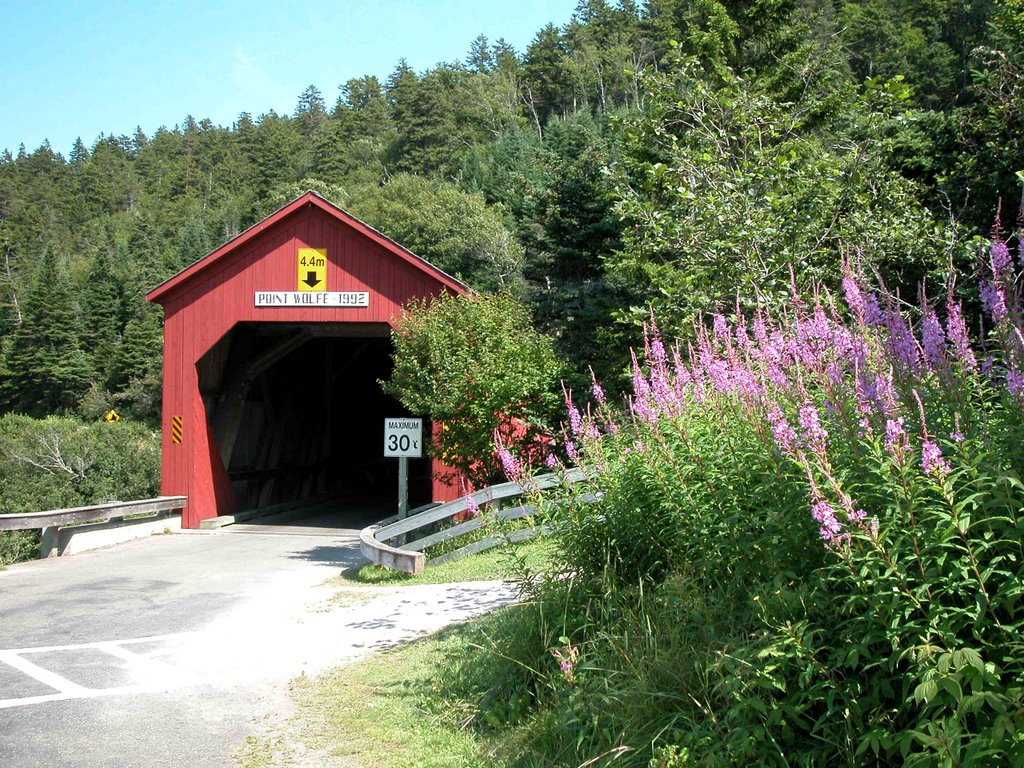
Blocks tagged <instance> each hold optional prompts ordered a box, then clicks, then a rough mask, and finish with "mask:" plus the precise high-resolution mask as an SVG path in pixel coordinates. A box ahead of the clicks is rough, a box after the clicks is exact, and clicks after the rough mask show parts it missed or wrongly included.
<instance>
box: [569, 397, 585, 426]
mask: <svg viewBox="0 0 1024 768" xmlns="http://www.w3.org/2000/svg"><path fill="white" fill-rule="evenodd" d="M568 398H569V394H568V393H566V400H567V405H568V408H567V410H568V411H569V431H570V432H572V434H574V435H578V434H580V432H582V431H583V417H582V416H581V415H580V411H579V409H578V408H577V407H576V406H575V404H574V403H573V402H572V400H569V399H568Z"/></svg>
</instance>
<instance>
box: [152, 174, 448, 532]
mask: <svg viewBox="0 0 1024 768" xmlns="http://www.w3.org/2000/svg"><path fill="white" fill-rule="evenodd" d="M299 248H323V249H326V251H327V290H329V291H332V292H333V291H367V292H369V294H370V302H369V306H368V307H346V308H334V307H331V308H321V307H308V308H307V307H256V306H255V302H254V295H255V293H256V292H257V291H289V292H293V291H295V290H296V254H297V250H298V249H299ZM464 290H465V286H463V285H462V284H461V283H459V282H458V281H456V280H455V279H453V278H451V277H450V276H448V275H446V274H444V273H443V272H441V271H440V270H438V269H437V268H436V267H433V266H432V265H430V264H428V263H427V262H424V261H422V260H421V259H418V258H417V257H415V256H413V255H412V254H411V253H409V252H408V251H406V250H405V249H403V248H401V247H400V246H398V245H396V244H395V243H393V242H391V241H390V240H388V239H387V238H385V237H383V236H382V235H380V234H379V233H377V232H375V231H373V230H372V229H370V228H369V227H367V226H366V225H364V224H362V223H361V222H359V221H358V220H356V219H354V218H352V217H351V216H349V215H348V214H346V213H344V212H343V211H341V210H339V209H337V208H335V207H334V206H332V205H331V204H330V203H327V202H326V201H324V200H323V199H321V198H319V197H317V196H316V195H314V194H312V193H307V194H306V195H303V196H302V197H300V198H299V199H298V200H296V201H294V202H293V203H291V204H289V205H288V206H285V207H284V208H282V209H281V210H280V211H278V212H277V213H275V214H273V215H272V216H270V217H268V218H267V219H266V220H264V221H263V222H261V223H260V224H258V225H256V226H255V227H252V228H251V229H249V230H247V231H246V232H244V233H243V234H242V235H240V236H239V237H238V238H235V240H233V241H231V242H229V243H227V244H226V245H224V246H222V247H221V248H219V249H218V250H217V251H214V252H213V253H212V254H210V255H209V256H207V257H206V258H205V259H202V260H201V261H199V262H197V263H196V264H194V265H192V266H191V267H189V268H187V269H185V270H184V271H182V272H181V273H179V274H178V275H176V276H175V277H173V278H171V279H170V280H168V281H166V282H165V283H163V284H162V285H160V286H158V287H157V288H155V289H153V290H152V291H151V292H150V293H149V295H148V298H149V300H150V301H155V302H158V303H160V304H163V306H164V309H165V323H164V371H163V425H164V430H163V466H162V480H161V492H162V493H164V494H167V495H179V494H180V495H185V496H188V507H187V509H186V510H185V515H184V517H183V522H184V524H185V525H186V526H187V527H195V526H198V524H199V522H200V521H201V520H204V519H206V518H209V517H214V516H216V515H218V514H230V513H231V512H232V511H234V494H233V492H232V490H231V485H230V483H229V481H228V477H227V472H226V469H225V467H224V466H223V463H222V461H221V458H220V452H219V449H218V447H217V446H216V445H215V444H214V441H213V440H212V439H211V437H210V429H209V425H208V424H207V417H206V410H205V408H204V405H203V401H202V398H201V396H200V393H199V378H198V373H197V369H196V363H197V362H198V361H199V359H200V358H201V357H202V356H203V355H204V354H205V353H206V352H207V351H208V350H209V349H210V348H211V347H212V346H213V345H214V344H216V343H217V341H218V340H220V339H221V338H222V337H223V336H224V335H225V334H227V333H228V332H229V331H230V330H231V329H232V328H233V327H234V326H235V325H236V324H238V323H241V322H259V323H311V322H322V323H386V324H389V325H392V324H393V319H394V318H395V317H397V316H399V315H400V314H401V311H402V307H403V306H405V305H406V304H408V303H409V302H410V301H411V300H413V299H415V298H426V297H429V296H433V295H437V294H439V293H442V292H452V293H455V292H462V291H464ZM172 416H181V417H182V419H183V424H182V426H183V430H182V432H183V434H182V440H181V444H180V445H176V444H173V443H172V441H171V430H170V420H171V417H172ZM435 469H440V467H435ZM433 493H434V500H435V501H443V500H449V499H451V498H455V497H457V496H458V495H459V490H458V488H457V487H454V488H453V487H449V486H446V485H444V484H443V483H439V482H437V481H435V482H434V489H433Z"/></svg>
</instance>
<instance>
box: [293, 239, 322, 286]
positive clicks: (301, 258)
mask: <svg viewBox="0 0 1024 768" xmlns="http://www.w3.org/2000/svg"><path fill="white" fill-rule="evenodd" d="M295 274H296V285H297V286H298V287H297V288H296V290H298V291H326V290H327V249H326V248H299V252H298V254H297V256H296V273H295Z"/></svg>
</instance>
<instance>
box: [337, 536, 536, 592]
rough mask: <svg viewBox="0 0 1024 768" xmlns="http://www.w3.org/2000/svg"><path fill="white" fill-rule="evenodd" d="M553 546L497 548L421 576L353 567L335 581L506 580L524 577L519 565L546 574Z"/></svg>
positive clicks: (367, 583) (369, 583)
mask: <svg viewBox="0 0 1024 768" xmlns="http://www.w3.org/2000/svg"><path fill="white" fill-rule="evenodd" d="M550 546H551V545H550V540H548V539H533V540H531V541H528V542H524V543H522V544H519V545H516V546H515V548H509V547H496V548H495V549H489V550H487V551H486V552H481V553H480V554H478V555H469V556H468V557H464V558H462V559H461V560H454V561H452V562H448V563H441V564H440V565H436V566H429V565H428V566H427V568H426V569H425V570H424V572H423V573H422V574H421V575H419V576H412V575H411V574H408V573H403V572H401V571H395V570H392V569H391V568H383V567H381V566H379V565H372V564H368V565H362V566H353V567H351V568H347V569H345V570H344V571H342V572H341V575H340V576H339V577H338V578H337V579H336V580H332V581H333V583H335V584H338V585H343V586H352V585H361V586H399V585H403V584H410V585H411V584H448V583H451V582H454V581H490V580H494V579H507V578H510V577H511V576H513V575H518V574H519V573H521V571H517V570H516V569H517V568H519V567H520V566H519V563H523V564H524V565H525V567H526V568H527V569H528V570H529V572H530V573H535V572H537V571H540V570H543V569H544V567H545V566H546V565H547V563H548V562H549V560H550V554H549V553H550V550H549V547H550Z"/></svg>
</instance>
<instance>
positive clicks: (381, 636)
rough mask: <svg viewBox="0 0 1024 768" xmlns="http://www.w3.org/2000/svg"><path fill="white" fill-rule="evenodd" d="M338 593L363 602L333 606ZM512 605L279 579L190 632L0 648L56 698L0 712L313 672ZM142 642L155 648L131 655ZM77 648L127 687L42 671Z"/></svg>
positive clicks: (2, 703)
mask: <svg viewBox="0 0 1024 768" xmlns="http://www.w3.org/2000/svg"><path fill="white" fill-rule="evenodd" d="M314 579H320V581H314ZM342 592H345V593H348V592H351V593H352V594H354V595H356V596H357V598H361V597H363V596H367V597H368V598H369V599H367V600H363V599H357V600H356V601H355V602H354V603H352V604H346V603H345V602H344V601H342V602H341V603H334V602H332V599H333V598H335V597H336V596H337V595H339V594H341V593H342ZM296 595H300V596H301V597H300V598H299V599H296ZM514 599H515V593H514V590H513V589H512V588H511V587H509V586H507V585H503V584H500V583H496V582H478V583H466V584H440V585H417V586H409V587H385V588H367V587H361V588H353V589H345V590H338V589H337V588H335V587H331V586H330V585H328V584H326V583H324V582H323V581H322V578H321V577H319V576H318V575H317V572H316V571H308V572H307V571H294V572H286V573H283V574H280V575H278V576H276V577H275V579H274V580H273V583H272V585H270V586H269V587H268V585H263V586H262V587H261V589H260V590H259V591H258V592H255V593H254V594H253V595H252V596H249V597H248V598H247V599H244V600H243V601H241V602H240V603H239V604H238V605H236V606H235V607H233V608H232V609H231V610H228V611H226V612H224V613H222V614H220V615H219V616H218V617H217V618H216V619H214V620H213V621H211V622H210V623H208V624H207V625H206V626H205V627H203V628H202V629H199V630H197V631H193V632H182V633H178V634H168V635H151V636H148V637H137V638H129V639H124V640H102V641H98V642H92V643H77V644H72V645H51V646H35V647H31V648H12V649H5V650H0V666H2V665H3V664H6V665H8V666H10V667H12V668H14V669H16V670H18V671H19V672H21V673H22V674H25V675H27V676H28V677H30V678H32V679H33V680H35V681H37V682H39V683H42V684H44V685H46V686H49V687H50V688H53V689H54V691H55V692H54V693H47V694H42V695H38V694H37V695H32V696H21V697H15V698H0V709H8V708H11V707H24V706H29V705H32V704H41V703H45V702H51V701H63V700H67V699H93V698H98V697H102V696H114V695H118V694H139V693H160V692H165V691H172V690H179V689H182V688H191V687H198V686H215V687H220V686H228V685H237V684H251V683H256V682H258V681H264V680H270V679H283V680H287V679H290V678H292V677H295V676H296V675H299V674H310V675H313V674H317V673H318V672H319V671H320V670H322V669H324V668H326V667H329V666H335V665H337V664H340V663H343V662H345V661H347V660H351V659H353V658H355V657H357V656H362V655H364V654H366V653H369V652H370V651H372V650H374V649H377V648H383V647H386V646H389V645H394V644H396V643H399V642H403V641H406V640H411V639H412V638H414V637H417V636H420V635H423V634H426V633H428V632H432V631H435V630H437V629H440V628H441V627H443V626H446V625H448V624H451V623H453V622H457V621H464V620H466V619H468V618H470V617H471V616H474V615H476V614H479V613H481V612H483V611H486V610H491V609H493V608H496V607H498V606H499V605H505V604H508V603H509V602H512V601H513V600H514ZM141 643H151V644H153V646H154V647H153V648H151V649H146V650H145V651H142V649H140V650H138V651H137V650H134V648H133V646H137V645H139V644H141ZM76 650H77V651H82V650H93V651H97V652H100V653H103V654H106V655H107V656H109V657H110V658H111V667H112V668H116V669H117V670H119V671H120V672H121V673H126V674H127V675H128V676H129V679H130V681H131V682H130V684H128V685H119V686H116V687H112V688H89V687H86V686H83V685H79V684H77V683H74V682H72V681H70V680H67V679H66V678H64V677H62V676H61V675H58V674H56V673H54V672H51V671H49V670H47V669H45V666H46V664H47V658H46V654H48V653H59V652H61V651H76ZM37 654H39V655H42V657H41V658H39V659H38V664H37V663H35V662H33V661H29V660H28V659H27V658H26V657H27V656H33V655H37ZM4 694H5V691H3V690H0V696H4Z"/></svg>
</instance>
